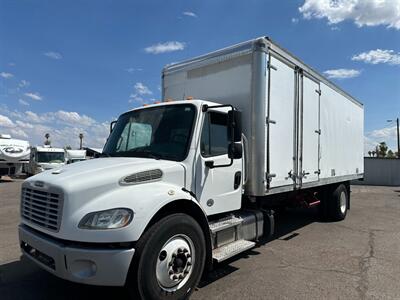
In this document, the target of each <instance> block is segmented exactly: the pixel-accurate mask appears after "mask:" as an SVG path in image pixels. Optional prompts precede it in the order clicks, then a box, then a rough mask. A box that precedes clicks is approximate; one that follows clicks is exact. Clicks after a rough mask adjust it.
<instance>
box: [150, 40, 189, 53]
mask: <svg viewBox="0 0 400 300" xmlns="http://www.w3.org/2000/svg"><path fill="white" fill-rule="evenodd" d="M185 47H186V44H185V43H182V42H177V41H171V42H165V43H158V44H155V45H152V46H149V47H147V48H145V49H144V51H146V52H147V53H151V54H160V53H166V52H173V51H180V50H183V49H185Z"/></svg>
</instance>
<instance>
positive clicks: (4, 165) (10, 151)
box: [0, 134, 30, 176]
mask: <svg viewBox="0 0 400 300" xmlns="http://www.w3.org/2000/svg"><path fill="white" fill-rule="evenodd" d="M29 153H30V147H29V142H28V141H23V140H17V139H13V138H11V136H10V135H8V134H0V176H2V175H8V176H13V175H20V174H21V173H22V172H23V171H24V166H25V165H27V164H28V162H29Z"/></svg>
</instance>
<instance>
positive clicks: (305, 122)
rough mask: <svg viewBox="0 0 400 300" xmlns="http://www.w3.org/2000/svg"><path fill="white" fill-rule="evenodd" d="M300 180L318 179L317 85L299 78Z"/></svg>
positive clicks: (311, 80)
mask: <svg viewBox="0 0 400 300" xmlns="http://www.w3.org/2000/svg"><path fill="white" fill-rule="evenodd" d="M300 95H301V96H300V112H302V113H301V115H300V123H301V124H302V125H301V131H300V132H301V135H302V136H300V139H299V140H300V151H299V152H301V153H300V154H299V157H300V163H299V165H300V174H299V176H300V178H301V182H302V183H307V182H311V181H317V180H318V179H319V136H320V133H321V132H320V127H319V101H320V88H319V83H318V82H316V81H314V80H313V79H311V78H309V77H307V75H305V74H304V75H303V74H302V75H301V76H300Z"/></svg>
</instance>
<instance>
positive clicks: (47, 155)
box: [37, 152, 64, 163]
mask: <svg viewBox="0 0 400 300" xmlns="http://www.w3.org/2000/svg"><path fill="white" fill-rule="evenodd" d="M37 161H38V162H40V163H62V162H64V152H38V153H37Z"/></svg>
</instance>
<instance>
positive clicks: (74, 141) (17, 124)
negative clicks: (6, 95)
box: [0, 105, 109, 148]
mask: <svg viewBox="0 0 400 300" xmlns="http://www.w3.org/2000/svg"><path fill="white" fill-rule="evenodd" d="M0 111H1V113H4V115H0V133H9V134H11V136H13V137H17V138H24V139H27V140H29V142H30V144H31V145H41V144H43V141H44V135H45V134H46V133H49V134H50V140H51V141H52V145H53V146H55V147H64V146H66V145H70V146H72V147H73V148H77V147H78V146H79V133H83V134H84V145H85V146H91V147H103V146H104V143H105V141H106V138H107V136H108V134H109V122H98V121H96V120H94V119H93V118H91V117H89V116H86V115H84V114H79V113H77V112H68V111H62V110H60V111H56V112H45V113H42V114H38V113H35V112H32V111H26V112H20V111H11V110H9V109H8V108H7V106H5V105H0Z"/></svg>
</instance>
